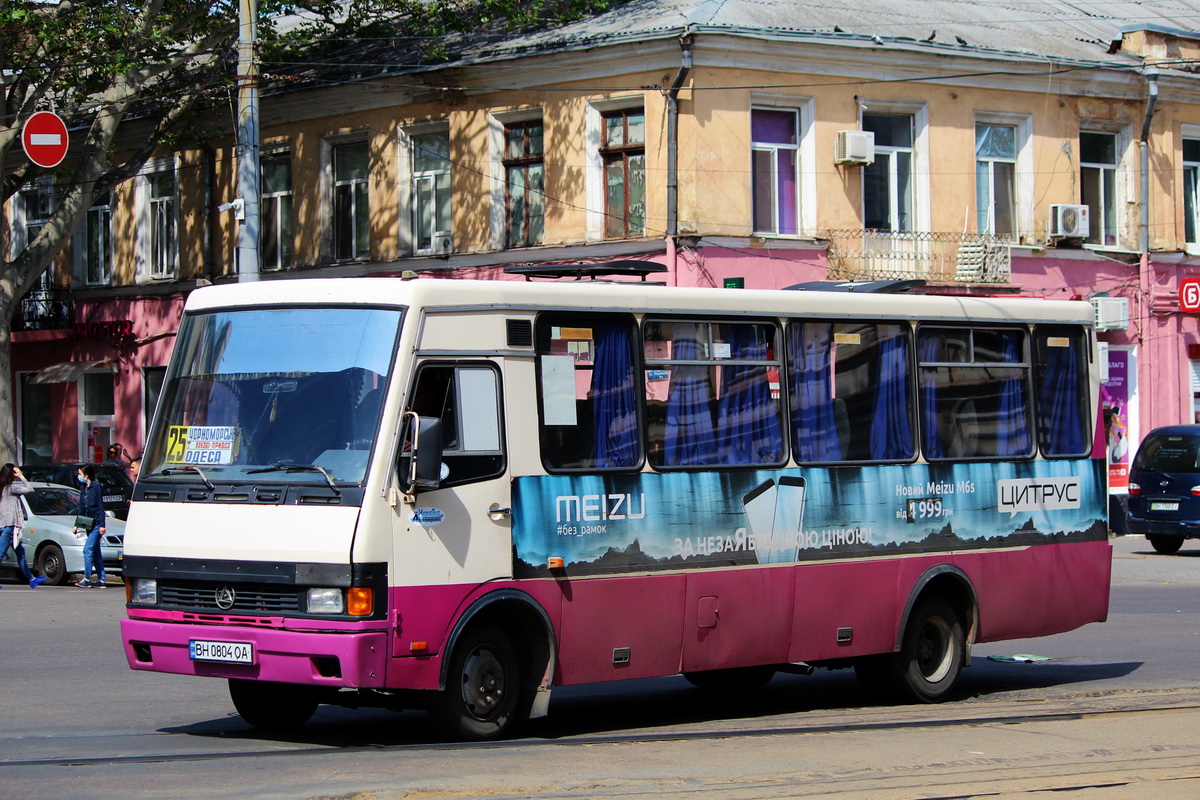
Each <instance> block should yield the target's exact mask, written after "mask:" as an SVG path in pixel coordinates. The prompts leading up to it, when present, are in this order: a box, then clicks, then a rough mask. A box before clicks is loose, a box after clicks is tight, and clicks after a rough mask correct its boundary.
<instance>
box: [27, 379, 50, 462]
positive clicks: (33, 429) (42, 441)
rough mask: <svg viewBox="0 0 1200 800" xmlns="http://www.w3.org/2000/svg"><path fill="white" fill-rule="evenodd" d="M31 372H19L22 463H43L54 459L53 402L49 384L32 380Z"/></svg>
mask: <svg viewBox="0 0 1200 800" xmlns="http://www.w3.org/2000/svg"><path fill="white" fill-rule="evenodd" d="M35 374H36V373H32V372H26V373H23V374H22V375H21V446H20V457H21V463H22V464H46V463H49V462H51V461H53V460H54V430H53V420H54V405H53V403H52V402H51V397H50V384H48V383H34V381H33V378H34V376H35Z"/></svg>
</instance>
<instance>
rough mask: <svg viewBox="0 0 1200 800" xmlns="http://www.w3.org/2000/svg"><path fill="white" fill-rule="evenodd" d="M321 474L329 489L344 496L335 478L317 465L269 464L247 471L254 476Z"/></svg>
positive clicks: (339, 495)
mask: <svg viewBox="0 0 1200 800" xmlns="http://www.w3.org/2000/svg"><path fill="white" fill-rule="evenodd" d="M280 471H282V472H319V473H321V475H322V476H323V477H324V478H325V482H326V483H328V484H329V488H330V489H333V493H334V494H336V495H337V496H338V497H341V496H342V490H341V489H339V488H338V487H337V484H336V483H334V482H333V477H332V476H331V475H330V474H329V473H328V472H326V471H325V468H324V467H322V466H319V465H317V464H282V463H281V464H268V465H267V466H265V467H259V468H258V469H248V470H246V474H247V475H254V474H257V473H259V472H280Z"/></svg>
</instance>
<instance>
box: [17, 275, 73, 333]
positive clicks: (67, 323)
mask: <svg viewBox="0 0 1200 800" xmlns="http://www.w3.org/2000/svg"><path fill="white" fill-rule="evenodd" d="M74 318H75V305H74V303H73V302H72V299H71V292H70V290H68V289H65V288H62V287H58V286H55V287H52V288H45V287H35V288H33V289H31V290H30V292H29V293H28V294H27V295H25V296H24V297H22V298H21V302H20V303H19V305H18V307H17V313H16V314H14V315H13V321H12V329H13V330H14V331H48V330H59V329H62V328H70V327H71V324H72V323H73V322H74Z"/></svg>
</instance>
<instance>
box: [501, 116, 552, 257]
mask: <svg viewBox="0 0 1200 800" xmlns="http://www.w3.org/2000/svg"><path fill="white" fill-rule="evenodd" d="M535 128H540V129H541V137H540V139H541V149H540V150H539V151H537V152H533V151H532V142H533V139H534V137H533V135H532V131H533V129H535ZM517 130H520V131H522V134H521V138H522V142H521V152H520V153H519V154H518V155H509V150H508V144H509V141H510V136H511V134H512V133H513V132H514V131H517ZM501 142H502V144H501V150H500V164H501V169H502V171H503V175H504V249H510V248H516V247H536V246H537V245H540V244H542V243H543V242H544V241H545V238H546V123H545V121H544V120H543V119H542V117H541V116H540V115H539V116H538V117H536V118H531V119H519V120H510V121H507V122H504V123H503V126H502V136H501ZM531 168H540V178H541V188H537V189H535V188H533V186H532V185H531V182H530V177H531V175H533V174H534V171H533V170H531ZM514 172H519V173H520V174H521V175H522V181H523V182H522V184H521V185H522V186H523V187H524V191H525V195H524V203H523V205H522V208H521V231H522V234H521V241H519V242H517V241H514V237H513V220H514V216H515V215H514V213H513V202H514V199H513V187H514V186H515V185H516V184H515V183H514V181H513V175H514ZM535 193H536V194H538V195H541V202H540V208H541V213H540V214H539V213H536V211H535V209H534V206H535V205H537V204H535V203H534V202H532V201H531V198H532V196H533V195H534V194H535ZM535 220H540V223H541V224H540V226H539V227H538V230H537V234H536V235H534V227H533V222H534V221H535Z"/></svg>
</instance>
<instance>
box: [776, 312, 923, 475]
mask: <svg viewBox="0 0 1200 800" xmlns="http://www.w3.org/2000/svg"><path fill="white" fill-rule="evenodd" d="M785 322H786V324H785V325H784V340H785V342H786V344H787V351H786V354H785V359H784V372H783V373H782V374H781V383H782V387H781V388H783V389H785V392H784V396H785V397H786V398H787V408H786V413H787V419H788V437H789V438H788V445H789V449H790V451H791V456H792V458H793V460H795V461H796V463H797V464H801V465H812V464H839V465H843V464H845V465H850V464H853V465H865V464H910V463H912V462H913V461H915V460H916V458H917V455H918V453H919V452H920V440H919V435H918V434H919V429H918V416H919V409H918V408H917V393H916V390H915V385H916V373H917V366H916V335H915V332H914V331H913V328H912V326H911V325H909V324H908V322H907V321H905V320H898V319H886V318H860V317H848V316H840V317H789V318H787V319H786V320H785ZM807 325H828V326H829V334H830V340H829V342H828V345H829V347H828V348H827V350H826V353H827V354H828V363H827V364H826V365H824V366H823V367H822V370H821V371H823V370H824V369H826V368H827V369H828V370H829V371H830V387H829V388H830V392H831V398H832V399H840V400H842V401H843V404H842V406H843V411H844V413H845V415H846V416H845V419H844V420H842V421H841V424H839V421H838V420H837V412H836V406H834V411H833V413H834V419H833V421H832V422H833V424H834V425H835V426H836V428H837V432H838V437H839V449H841V448H846V449H844V450H843V451H842V453H841V455H842V458H838V459H828V458H801V457H800V456H801V454H800V452H799V450H800V448H799V441H798V437H799V436H801V435H803V431H802V429H801V427H800V425H799V424H798V420H797V419H796V418H795V416H794V415H795V414H796V413H797V411H798V410H799V403H800V397H799V392H794V391H793V382H794V381H795V380H796V378H797V373H799V372H803V371H804V369H803V368H802V367H801V364H802V363H803V361H804V356H805V354H804V353H803V352H795V351H796V350H797V348H796V347H795V346H794V345H795V344H796V343H797V342H796V341H795V336H796V335H799V336H800V337H801V341H802V337H803V330H800V333H799V334H795V333H794V332H795V331H797V329H803V327H804V326H807ZM839 326H843V327H844V328H846V329H854V328H868V327H869V328H871V329H872V331H873V335H874V339H873V341H872V343H871V345H872V348H873V350H874V351H875V352H873V353H872V354H871V360H870V362H869V363H870V365H871V366H872V368H874V370H875V372H874V373H873V374H870V375H869V376H868V378H869V380H872V381H874V383H875V385H878V383H879V381H878V370H880V369H882V362H883V354H882V347H881V343H882V342H883V341H885V337H883V336H881V334H884V333H887V332H888V330H887V329H888V328H895V329H896V332H897V334H898V335H899V336H901V337H902V338H903V343H902V344H903V351H904V357H905V359H906V363H907V369H906V372H905V374H904V375H903V381H902V388H903V391H904V401H905V411H906V418H907V420H908V426H909V436H910V437H911V442H910V445H911V450H910V452H909V453H908V454H907V455H903V456H898V457H896V458H873V457H871V456H870V454H869V453H868V454H867V456H866V457H863V456H858V455H855V454H854V453H853V452H852V451H850V449H849V448H847V447H846V445H847V443H845V442H841V441H840V437H841V434H842V432H843V431H842V428H843V426H844V427H845V430H846V432H849V431H851V430H854V429H855V428H856V426H857V429H859V430H861V429H862V428H863V427H864V426H865V427H866V428H867V429H868V430H870V428H871V426H872V425H873V424H874V415H875V413H876V412H877V410H876V408H875V404H876V403H877V402H878V400H879V398H878V393H875V394H873V395H872V397H871V398H870V401H871V403H872V406H871V416H870V417H866V416H864V417H862V418H855V417H853V409H852V408H850V407H849V406H848V405H846V403H845V401H847V400H859V398H858V397H857V396H856V395H855V394H853V393H851V394H850V395H847V396H843V395H840V394H839V393H838V391H837V390H838V388H839V379H840V378H841V376H842V375H843V374H849V373H852V372H853V364H854V363H856V362H861V361H862V359H861V355H860V353H857V352H852V353H851V354H850V357H849V358H845V359H841V358H838V357H837V356H836V355H835V353H834V350H835V345H836V344H861V342H852V341H847V342H838V341H837V337H838V336H839V335H843V336H844V335H847V334H849V335H851V336H854V335H857V334H855V332H854V331H853V330H842V331H839V330H836V329H837V328H838V327H839ZM843 364H844V365H846V366H847V367H848V369H846V370H842V369H840V368H841V367H842V366H843ZM864 385H866V384H865V382H864ZM860 394H861V393H860ZM852 438H854V439H856V440H857V441H858V444H859V448H858V449H861V448H862V445H863V444H864V443H865V444H866V446H867V448H868V449H869V448H870V445H871V436H870V434H868V435H867V436H856V437H852Z"/></svg>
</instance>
